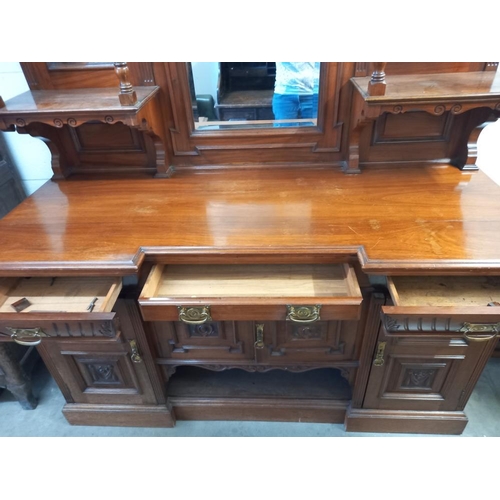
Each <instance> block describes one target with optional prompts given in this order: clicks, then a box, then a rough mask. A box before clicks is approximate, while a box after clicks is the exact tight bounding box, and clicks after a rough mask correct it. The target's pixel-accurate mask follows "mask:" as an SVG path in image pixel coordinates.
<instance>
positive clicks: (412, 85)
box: [352, 71, 500, 104]
mask: <svg viewBox="0 0 500 500" xmlns="http://www.w3.org/2000/svg"><path fill="white" fill-rule="evenodd" d="M370 81H371V79H370V78H369V77H362V78H353V79H352V82H353V83H354V85H355V87H356V88H357V89H358V91H359V92H360V93H361V94H362V95H363V97H364V98H365V100H366V101H367V102H370V103H371V102H373V103H380V104H382V103H383V104H386V103H392V102H394V101H396V102H399V101H404V100H407V99H408V100H411V101H421V100H425V101H427V100H429V101H430V100H437V101H442V100H444V99H453V100H459V99H466V100H471V99H477V100H480V99H481V98H487V99H489V98H491V97H498V98H500V76H499V73H498V72H493V71H475V72H470V73H469V72H467V73H442V74H433V75H411V76H409V75H390V74H387V79H386V91H385V94H383V95H375V94H370V93H369V91H368V89H369V83H370Z"/></svg>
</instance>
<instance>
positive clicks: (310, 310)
mask: <svg viewBox="0 0 500 500" xmlns="http://www.w3.org/2000/svg"><path fill="white" fill-rule="evenodd" d="M320 309H321V305H319V304H318V305H315V306H289V305H287V306H286V312H287V314H286V319H287V321H294V322H295V323H313V322H314V321H319V320H320V319H321V318H320V315H319V312H320Z"/></svg>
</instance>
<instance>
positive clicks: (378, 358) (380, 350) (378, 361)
mask: <svg viewBox="0 0 500 500" xmlns="http://www.w3.org/2000/svg"><path fill="white" fill-rule="evenodd" d="M386 344H387V342H379V343H378V346H377V354H376V355H375V359H374V360H373V366H384V363H385V361H384V352H385V346H386Z"/></svg>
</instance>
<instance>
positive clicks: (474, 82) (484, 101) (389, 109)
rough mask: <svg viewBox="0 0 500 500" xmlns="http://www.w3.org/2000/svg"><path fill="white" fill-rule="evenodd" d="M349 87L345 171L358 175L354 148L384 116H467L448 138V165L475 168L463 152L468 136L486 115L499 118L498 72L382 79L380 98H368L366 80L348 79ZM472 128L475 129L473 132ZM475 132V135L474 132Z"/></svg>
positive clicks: (487, 118) (499, 80)
mask: <svg viewBox="0 0 500 500" xmlns="http://www.w3.org/2000/svg"><path fill="white" fill-rule="evenodd" d="M351 82H352V84H353V87H354V95H353V106H352V111H351V132H350V136H349V161H348V164H347V167H346V168H345V170H344V171H345V172H346V173H359V172H360V169H359V144H360V137H361V133H362V132H363V130H364V129H365V128H366V127H367V126H368V125H372V124H373V122H374V121H375V120H377V118H379V117H380V116H381V115H383V114H384V113H391V114H400V113H406V112H410V111H423V112H426V113H429V114H431V115H434V116H440V115H442V114H443V113H445V112H449V113H451V114H452V115H460V114H463V113H465V112H469V116H468V117H467V119H466V120H465V119H464V125H463V128H462V132H461V134H460V137H457V138H456V139H455V140H454V143H453V148H452V150H451V151H450V153H451V154H450V163H451V164H452V165H455V166H457V167H458V168H460V169H461V170H477V167H476V166H475V165H474V160H473V159H472V160H471V158H473V157H474V155H472V154H471V155H469V154H468V144H469V142H470V141H469V139H470V138H471V134H473V133H475V134H476V135H479V132H478V127H479V126H480V125H482V124H483V123H485V122H486V121H488V120H489V119H490V117H491V116H492V115H495V116H497V117H498V116H499V115H500V74H499V73H497V72H492V71H479V72H470V73H441V74H430V75H394V76H390V75H389V76H387V83H386V89H385V93H384V95H370V94H369V91H368V88H369V84H370V78H369V77H362V78H351ZM475 129H476V131H475ZM474 131H475V132H474Z"/></svg>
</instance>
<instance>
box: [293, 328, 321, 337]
mask: <svg viewBox="0 0 500 500" xmlns="http://www.w3.org/2000/svg"><path fill="white" fill-rule="evenodd" d="M322 327H323V325H321V324H315V325H293V329H292V339H293V340H314V339H321V336H322V331H323V328H322Z"/></svg>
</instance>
